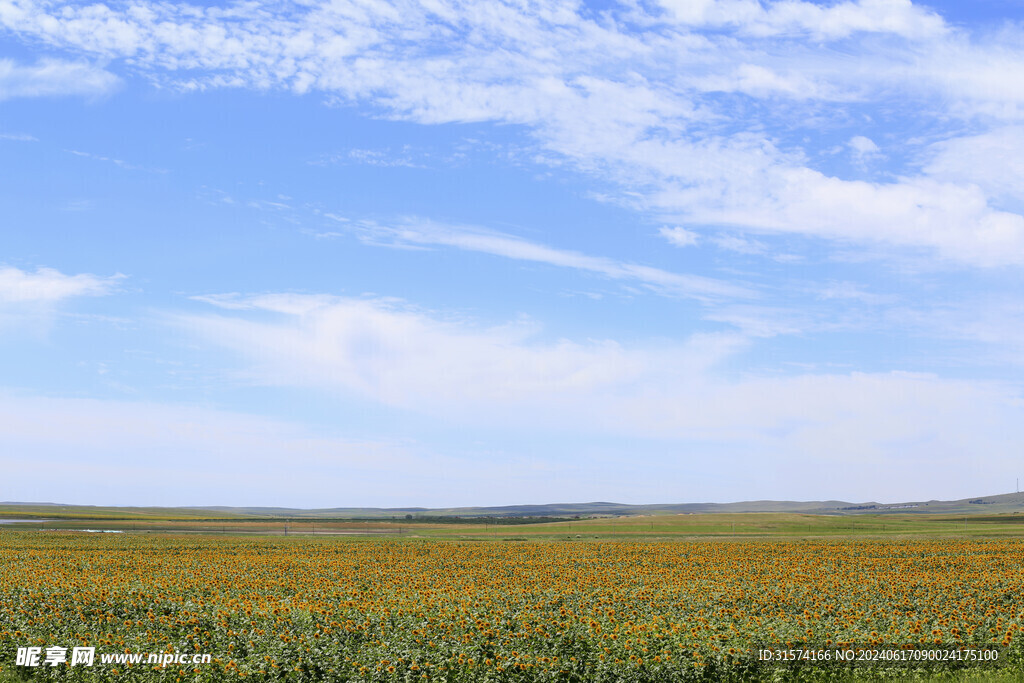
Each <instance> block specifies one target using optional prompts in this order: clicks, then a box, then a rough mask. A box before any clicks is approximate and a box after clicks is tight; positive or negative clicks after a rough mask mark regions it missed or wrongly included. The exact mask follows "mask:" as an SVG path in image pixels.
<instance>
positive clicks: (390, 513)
mask: <svg viewBox="0 0 1024 683" xmlns="http://www.w3.org/2000/svg"><path fill="white" fill-rule="evenodd" d="M196 509H203V510H210V511H211V512H222V513H227V514H235V515H259V516H274V517H369V518H395V517H404V516H405V515H413V516H414V517H416V516H429V517H575V516H577V515H579V516H580V517H591V516H599V515H619V516H628V515H677V514H686V513H694V514H696V513H705V514H706V513H715V512H734V513H735V512H802V513H806V514H831V515H836V514H842V515H851V514H864V513H870V514H879V513H897V512H901V513H908V512H926V513H936V514H978V513H984V514H995V513H1001V512H1021V513H1024V493H1004V494H1001V495H994V496H979V497H976V498H964V499H962V500H928V501H911V502H905V503H875V502H868V503H849V502H846V501H842V500H825V501H821V500H818V501H803V502H802V501H792V500H752V501H744V502H740V503H662V504H652V505H627V504H625V503H609V502H596V503H550V504H546V505H504V506H498V507H460V508H422V507H409V508H346V507H339V508H324V509H315V510H300V509H292V508H262V507H209V508H196Z"/></svg>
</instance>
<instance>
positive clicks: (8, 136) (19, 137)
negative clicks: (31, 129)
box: [0, 133, 39, 142]
mask: <svg viewBox="0 0 1024 683" xmlns="http://www.w3.org/2000/svg"><path fill="white" fill-rule="evenodd" d="M0 140H12V141H14V142H39V140H38V138H36V137H35V136H33V135H29V134H28V133H0Z"/></svg>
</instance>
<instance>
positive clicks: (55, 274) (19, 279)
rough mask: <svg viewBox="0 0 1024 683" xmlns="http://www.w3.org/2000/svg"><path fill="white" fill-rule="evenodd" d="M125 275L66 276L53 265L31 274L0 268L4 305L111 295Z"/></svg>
mask: <svg viewBox="0 0 1024 683" xmlns="http://www.w3.org/2000/svg"><path fill="white" fill-rule="evenodd" d="M122 277H123V276H120V275H117V276H114V277H106V278H104V277H99V276H96V275H91V274H89V273H80V274H78V275H65V274H64V273H61V272H60V271H57V270H54V269H53V268H37V269H36V272H35V273H30V272H28V271H24V270H20V269H18V268H14V267H11V266H5V267H0V304H5V303H6V304H53V303H57V302H59V301H62V300H64V299H69V298H72V297H78V296H103V295H105V294H110V293H111V292H112V291H113V290H114V288H115V287H116V285H117V282H118V280H120V279H121V278H122Z"/></svg>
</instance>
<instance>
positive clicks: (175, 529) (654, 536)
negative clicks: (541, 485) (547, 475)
mask: <svg viewBox="0 0 1024 683" xmlns="http://www.w3.org/2000/svg"><path fill="white" fill-rule="evenodd" d="M18 519H22V520H27V519H29V518H28V516H27V515H24V514H22V516H21V517H20V518H18ZM517 521H519V522H527V521H528V520H522V519H520V520H517ZM4 528H8V529H19V528H20V529H36V530H39V531H54V530H86V529H89V530H99V529H102V530H111V531H122V532H125V533H200V534H219V535H235V534H238V535H273V536H285V535H290V536H307V535H317V536H350V535H372V536H396V537H410V538H413V537H415V538H466V539H481V540H486V539H490V540H508V539H538V540H541V539H547V540H557V539H581V540H586V539H592V540H594V539H596V540H602V539H603V540H614V539H622V540H626V539H632V540H640V539H650V540H672V539H676V540H700V539H707V540H714V539H724V540H728V539H734V540H742V539H758V538H771V537H777V538H847V537H854V538H868V537H877V538H899V537H936V536H956V537H968V538H996V537H1012V536H1024V515H1021V514H1017V513H1005V514H986V515H981V514H976V515H950V514H922V513H905V514H859V515H812V514H802V513H781V512H780V513H770V512H748V513H712V514H683V515H664V514H663V515H644V516H640V515H636V516H630V517H597V518H591V519H574V520H572V521H561V522H546V523H535V524H531V523H518V524H515V525H506V524H496V523H494V522H492V521H487V520H480V521H474V522H467V520H462V521H461V522H460V523H458V524H445V523H440V522H435V523H426V522H418V523H409V522H406V521H404V520H377V519H369V520H366V519H364V520H358V519H356V520H353V519H280V518H278V519H274V518H258V517H251V518H244V517H225V518H222V519H210V518H205V517H192V518H189V517H183V516H180V515H177V514H163V513H162V512H160V511H154V512H149V513H144V512H139V513H138V514H136V515H134V516H124V515H122V516H115V515H110V516H102V515H90V516H88V517H76V516H75V515H74V514H73V513H71V512H66V513H64V514H63V515H59V516H58V515H54V516H51V517H47V518H40V519H38V520H33V521H21V522H14V523H9V524H0V530H3V529H4Z"/></svg>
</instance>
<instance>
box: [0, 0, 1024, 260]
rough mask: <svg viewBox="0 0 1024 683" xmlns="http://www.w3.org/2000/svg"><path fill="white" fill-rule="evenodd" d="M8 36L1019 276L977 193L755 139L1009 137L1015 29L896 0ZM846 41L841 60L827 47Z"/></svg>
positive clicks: (339, 16) (661, 203)
mask: <svg viewBox="0 0 1024 683" xmlns="http://www.w3.org/2000/svg"><path fill="white" fill-rule="evenodd" d="M616 12H618V14H616ZM445 17H447V19H444V18H445ZM618 19H621V20H622V21H617V20H618ZM0 24H2V25H5V26H7V28H8V29H9V30H10V31H11V32H13V33H15V34H17V35H20V36H24V37H26V39H28V40H38V41H41V42H43V43H44V44H47V45H50V46H53V47H55V48H57V49H68V50H75V51H85V52H87V53H90V54H92V55H95V56H96V57H97V58H102V59H121V60H123V61H124V63H125V64H126V65H127V66H128V67H129V68H131V69H136V70H140V71H142V72H144V73H145V74H146V75H147V76H148V77H150V78H152V79H154V80H156V81H157V82H159V83H161V84H166V85H171V86H176V87H179V88H184V89H192V90H203V89H207V88H215V87H249V88H257V89H270V88H280V89H288V90H292V91H295V92H314V91H315V92H321V93H325V94H326V96H327V97H328V98H329V99H331V100H332V101H334V102H336V103H338V104H339V105H358V104H367V105H369V106H370V107H372V108H373V109H374V110H375V111H379V112H382V113H383V115H385V116H391V117H394V118H401V119H406V120H412V121H416V122H420V123H424V124H436V123H448V122H469V121H492V122H502V123H513V124H520V125H523V126H526V127H527V129H528V130H530V131H532V133H533V135H534V136H535V139H536V141H537V144H538V145H540V146H541V147H543V148H544V149H545V150H546V154H547V155H548V156H550V155H551V154H552V153H553V154H555V155H558V157H559V158H560V159H561V160H569V161H571V162H572V163H573V164H575V166H576V167H577V168H579V169H581V170H582V171H584V172H586V173H590V174H593V175H595V176H597V177H599V178H601V179H603V180H611V181H613V182H614V183H616V184H617V185H618V186H619V188H620V190H621V192H620V193H619V194H618V200H619V201H622V202H624V203H627V204H629V205H630V206H633V207H635V208H638V209H640V210H644V211H652V210H655V211H657V210H662V211H667V212H674V213H675V214H677V215H678V218H679V220H680V221H685V222H686V223H688V224H695V223H700V222H703V223H706V224H709V225H718V226H724V227H734V228H740V229H744V228H748V229H753V230H759V231H766V232H767V231H770V232H786V233H794V234H802V235H808V236H813V237H817V238H825V239H828V240H833V241H836V242H839V243H842V244H843V245H849V244H867V245H868V246H870V247H877V246H884V247H887V248H893V247H896V248H901V247H916V248H921V247H923V248H926V249H929V250H932V251H933V252H935V253H936V254H938V255H939V257H941V258H942V259H945V260H951V261H958V262H961V263H968V264H972V265H976V266H995V265H1003V264H1019V263H1024V249H1022V248H1021V247H1022V244H1024V223H1022V221H1024V219H1022V217H1021V216H1020V215H1019V214H1017V213H1009V212H1007V211H1006V210H999V208H997V207H996V205H994V204H990V202H989V200H990V197H988V196H986V195H985V194H984V193H983V192H980V191H978V190H977V188H975V187H973V186H971V185H970V184H965V182H964V181H961V180H959V179H953V178H952V176H949V177H948V179H947V180H946V181H945V182H936V180H937V178H935V177H929V176H928V175H924V176H920V175H913V174H911V173H910V170H909V169H908V171H907V172H906V173H904V174H903V176H902V177H898V178H897V179H896V180H895V181H890V182H884V183H883V182H873V183H872V182H864V181H857V180H843V179H841V178H836V177H829V176H827V175H825V174H823V173H821V172H819V171H817V170H815V169H813V168H811V167H810V166H809V165H808V161H807V154H806V151H805V150H803V149H799V148H796V147H793V146H788V147H786V146H783V145H782V144H781V143H780V142H778V141H776V140H774V139H773V138H772V137H771V134H770V133H767V132H765V131H770V130H772V129H773V126H774V125H775V124H779V123H782V124H785V127H786V128H788V127H790V126H791V124H792V122H793V121H800V120H804V121H805V122H806V123H805V124H803V125H804V128H805V129H806V132H807V133H808V134H814V135H816V134H817V132H818V127H817V126H816V124H815V121H816V120H819V119H825V120H826V121H833V122H835V121H838V122H843V121H845V117H846V116H847V111H846V107H845V105H846V104H847V103H849V102H856V103H858V104H861V105H866V106H870V105H884V106H886V107H889V106H893V104H892V103H894V102H895V105H896V106H900V107H902V108H903V109H905V110H906V111H908V112H913V114H912V115H913V116H917V117H921V118H923V119H925V120H937V119H938V118H940V117H941V118H942V120H945V121H948V120H950V117H952V119H953V120H954V123H953V124H946V125H947V126H949V125H953V126H955V125H960V126H962V127H966V126H968V125H976V122H977V121H978V120H979V117H981V118H983V119H984V120H992V119H993V117H995V118H1000V119H1001V120H1003V121H1012V122H1014V123H1016V122H1019V121H1020V120H1021V118H1022V116H1024V109H1022V107H1024V94H1022V93H1024V91H1022V89H1021V88H1019V87H1018V83H1019V82H1020V81H1021V78H1020V77H1018V76H1021V75H1024V50H1022V49H1021V47H1020V45H1021V44H1022V43H1021V33H1020V31H1019V30H1018V29H1015V28H1012V27H1011V28H1008V29H1007V30H1006V32H1005V34H1004V35H999V36H995V37H991V36H981V37H979V36H972V35H970V34H968V33H966V32H964V31H962V30H959V29H954V28H951V27H950V26H947V25H946V24H945V23H944V22H943V21H942V19H941V18H940V17H939V16H938V15H936V14H935V13H934V12H932V11H930V10H928V9H925V8H922V7H919V6H915V5H913V4H912V3H911V2H909V0H896V1H894V0H860V1H858V2H838V3H834V4H830V5H822V4H818V3H811V2H800V1H797V0H786V1H780V2H768V3H761V2H756V1H754V0H720V1H717V2H715V1H712V0H706V1H702V2H682V1H680V2H672V3H666V8H665V10H664V11H660V10H651V11H647V10H644V9H642V8H637V7H632V8H627V9H620V10H609V11H608V13H605V14H602V15H599V16H597V17H595V18H585V17H584V16H582V15H579V14H577V13H575V12H574V11H573V10H572V8H570V7H568V6H558V7H548V6H546V5H540V6H533V5H526V6H519V5H516V6H512V5H504V4H491V5H489V6H488V7H487V9H482V8H477V7H472V8H470V7H466V6H463V5H461V4H459V3H456V2H450V3H447V2H438V3H431V4H430V5H429V6H426V5H420V4H417V3H413V2H410V3H405V2H401V3H394V4H391V3H384V2H382V3H375V4H372V5H365V4H361V3H354V2H353V3H346V2H339V3H331V4H329V5H318V4H313V5H303V6H302V7H295V6H288V7H287V8H284V7H283V6H281V7H279V6H276V5H267V6H264V5H248V4H247V5H237V6H230V7H226V8H219V7H209V8H195V7H185V6H181V5H174V4H166V3H163V4H158V3H147V2H140V3H135V4H133V5H132V6H131V7H130V8H128V9H125V10H124V11H117V10H115V9H111V8H109V7H107V6H105V5H87V6H78V5H62V4H55V5H49V4H36V3H33V2H31V1H26V2H23V3H19V4H17V5H12V4H8V5H5V6H4V7H3V10H2V11H0ZM627 27H628V29H627ZM702 28H705V29H706V28H713V29H714V30H713V31H708V32H705V33H700V32H699V30H700V29H702ZM854 35H858V36H863V40H862V41H861V42H860V43H859V48H858V49H859V52H858V54H856V55H855V56H851V55H849V54H847V53H846V52H845V51H844V50H837V49H834V48H833V46H832V45H831V42H832V41H841V40H844V39H848V38H850V37H851V36H854ZM723 92H726V93H744V94H745V95H746V96H748V97H749V98H752V99H753V100H754V103H753V104H751V105H750V106H747V105H746V104H743V103H740V104H737V102H736V101H735V99H734V98H729V97H726V98H724V100H723V98H721V97H720V95H721V93H723ZM897 92H898V93H900V97H899V98H895V99H894V97H893V93H897ZM780 101H782V102H784V105H785V106H779V103H780ZM837 103H838V104H839V105H844V106H836V105H837ZM956 121H959V124H957V123H956ZM798 125H800V124H798ZM952 135H953V134H951V137H952ZM867 142H869V140H868V138H866V137H865V136H857V137H855V138H854V140H853V141H851V145H853V147H854V149H855V150H856V151H858V153H859V154H860V157H859V158H860V161H862V162H863V161H864V160H865V159H866V158H867V156H866V155H867V154H874V153H875V150H874V149H869V148H867V147H866V145H867ZM872 144H874V143H872ZM374 159H376V157H372V156H371V157H367V158H366V159H365V160H367V161H371V162H372V161H374ZM936 163H938V162H936ZM947 175H948V174H947ZM890 177H891V176H890ZM890 210H891V212H892V213H888V214H887V213H886V212H887V211H890Z"/></svg>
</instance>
